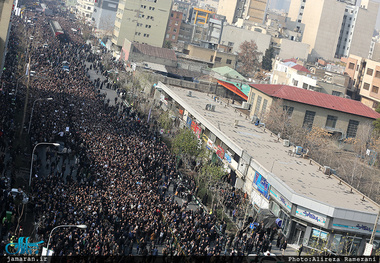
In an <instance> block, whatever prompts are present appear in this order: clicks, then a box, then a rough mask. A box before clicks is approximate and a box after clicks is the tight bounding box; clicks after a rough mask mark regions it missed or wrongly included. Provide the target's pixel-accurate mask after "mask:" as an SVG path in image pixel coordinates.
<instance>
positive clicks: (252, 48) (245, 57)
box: [238, 40, 261, 76]
mask: <svg viewBox="0 0 380 263" xmlns="http://www.w3.org/2000/svg"><path fill="white" fill-rule="evenodd" d="M260 54H261V53H260V52H259V51H257V45H256V42H255V41H253V40H251V41H250V42H248V41H244V42H243V43H242V44H241V45H240V51H239V52H238V60H239V62H240V65H239V67H238V71H239V72H240V73H241V74H243V75H245V76H253V75H254V72H255V70H256V69H257V67H259V65H260V63H259V56H260Z"/></svg>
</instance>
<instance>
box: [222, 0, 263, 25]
mask: <svg viewBox="0 0 380 263" xmlns="http://www.w3.org/2000/svg"><path fill="white" fill-rule="evenodd" d="M267 6H268V0H219V5H218V11H217V13H218V14H220V15H223V16H225V17H226V19H227V22H228V23H229V24H235V23H236V22H237V21H238V19H247V20H249V21H251V22H254V23H258V24H263V23H264V22H265V17H266V12H267Z"/></svg>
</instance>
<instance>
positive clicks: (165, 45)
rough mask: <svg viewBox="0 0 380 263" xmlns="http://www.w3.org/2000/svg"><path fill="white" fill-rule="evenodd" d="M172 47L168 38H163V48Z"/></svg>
mask: <svg viewBox="0 0 380 263" xmlns="http://www.w3.org/2000/svg"><path fill="white" fill-rule="evenodd" d="M172 47H173V45H172V42H171V41H169V40H165V42H164V48H168V49H172Z"/></svg>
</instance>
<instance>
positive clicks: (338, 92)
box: [331, 90, 342, 97]
mask: <svg viewBox="0 0 380 263" xmlns="http://www.w3.org/2000/svg"><path fill="white" fill-rule="evenodd" d="M331 95H333V96H338V97H340V96H342V92H340V91H336V90H333V91H332V93H331Z"/></svg>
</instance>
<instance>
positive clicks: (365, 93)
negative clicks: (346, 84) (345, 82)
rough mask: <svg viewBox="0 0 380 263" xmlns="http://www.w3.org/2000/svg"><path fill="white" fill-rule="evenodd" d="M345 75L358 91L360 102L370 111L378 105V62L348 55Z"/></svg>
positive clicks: (379, 94) (379, 78)
mask: <svg viewBox="0 0 380 263" xmlns="http://www.w3.org/2000/svg"><path fill="white" fill-rule="evenodd" d="M345 73H346V74H347V75H348V76H349V77H350V78H351V85H352V86H354V88H355V89H357V90H358V91H359V95H360V96H361V102H362V103H363V104H365V105H367V106H368V107H370V108H372V109H376V108H377V107H378V106H379V103H380V92H379V88H380V62H377V61H373V60H370V59H365V58H362V57H359V56H354V55H350V57H349V58H348V60H347V64H346V70H345Z"/></svg>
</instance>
